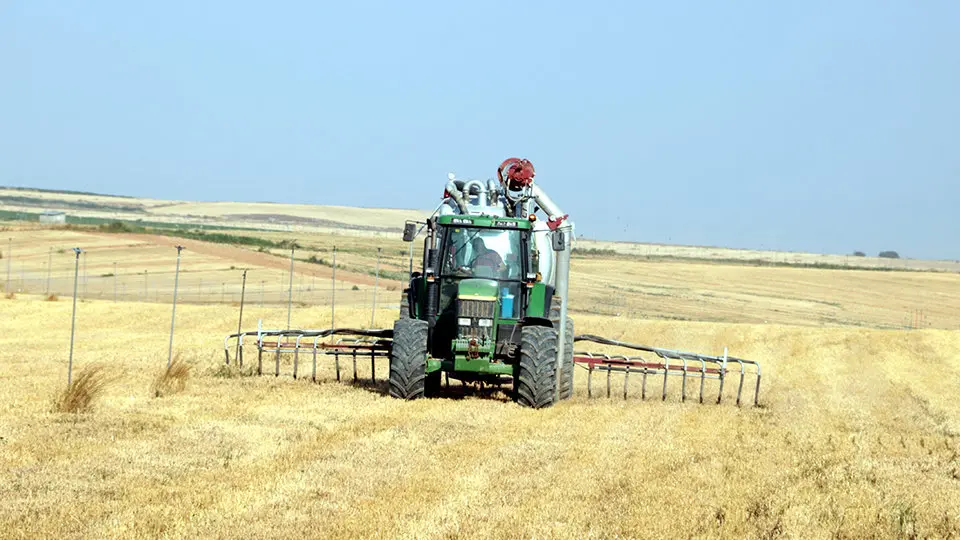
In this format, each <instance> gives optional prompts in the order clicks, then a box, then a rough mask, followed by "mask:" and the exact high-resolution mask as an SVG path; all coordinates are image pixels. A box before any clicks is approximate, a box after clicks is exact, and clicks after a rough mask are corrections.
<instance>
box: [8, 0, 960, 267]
mask: <svg viewBox="0 0 960 540" xmlns="http://www.w3.org/2000/svg"><path fill="white" fill-rule="evenodd" d="M958 29H960V2H957V1H955V0H945V1H933V0H930V1H922V2H910V1H906V0H899V1H892V2H889V1H841V2H835V1H827V0H806V1H796V2H770V1H756V2H748V1H734V2H705V1H697V2H682V1H676V2H674V1H669V2H622V3H612V2H576V3H566V2H535V3H533V2H531V3H521V2H503V3H495V2H450V1H445V2H436V3H425V2H424V3H420V2H383V3H380V2H308V1H303V2H270V3H267V2H261V3H257V4H253V3H245V2H226V1H223V2H215V1H204V2H192V1H191V2H153V3H149V5H148V4H147V3H144V2H128V1H122V2H121V1H114V2H107V1H101V2H58V1H57V2H55V1H40V0H22V1H16V0H13V1H10V0H7V1H4V2H0V185H17V186H31V187H42V188H60V189H76V190H86V191H96V192H106V193H116V194H127V195H137V196H148V197H158V198H176V199H199V200H242V201H276V202H307V203H316V204H340V205H358V206H386V207H401V208H432V207H433V206H434V205H435V204H436V203H437V201H438V198H439V196H440V195H441V193H442V191H443V183H444V181H445V175H446V173H447V172H448V171H455V172H456V173H457V174H458V175H459V176H461V177H490V176H492V175H493V174H494V172H495V169H496V166H497V164H498V163H499V162H500V161H501V160H502V159H504V158H506V157H509V156H519V157H527V158H530V159H531V160H532V161H533V162H534V164H535V165H536V166H537V172H538V175H537V179H538V180H539V181H540V183H541V185H542V186H543V187H544V188H545V189H546V190H547V191H548V192H549V193H551V194H552V195H553V197H554V198H555V199H556V200H557V201H558V202H559V203H560V204H561V206H563V207H564V209H565V210H566V211H567V212H569V213H570V214H571V216H572V218H573V219H574V220H575V221H576V223H577V230H578V233H580V234H584V235H586V236H588V237H595V238H605V239H616V240H631V241H642V242H672V243H682V244H706V245H724V246H733V247H747V248H760V247H763V248H773V249H784V250H806V251H814V252H832V253H849V252H851V251H852V250H855V249H859V250H863V251H867V252H869V253H871V254H876V252H877V251H879V250H882V249H893V250H897V251H899V252H900V253H901V254H902V255H904V256H910V257H935V258H950V259H958V258H960V212H958V206H960V183H958V179H960V31H958Z"/></svg>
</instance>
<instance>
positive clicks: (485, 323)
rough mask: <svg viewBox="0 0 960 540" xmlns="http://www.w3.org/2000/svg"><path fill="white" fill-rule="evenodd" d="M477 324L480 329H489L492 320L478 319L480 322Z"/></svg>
mask: <svg viewBox="0 0 960 540" xmlns="http://www.w3.org/2000/svg"><path fill="white" fill-rule="evenodd" d="M477 324H478V325H479V326H480V327H481V328H490V327H491V326H493V319H480V320H479V321H478V322H477Z"/></svg>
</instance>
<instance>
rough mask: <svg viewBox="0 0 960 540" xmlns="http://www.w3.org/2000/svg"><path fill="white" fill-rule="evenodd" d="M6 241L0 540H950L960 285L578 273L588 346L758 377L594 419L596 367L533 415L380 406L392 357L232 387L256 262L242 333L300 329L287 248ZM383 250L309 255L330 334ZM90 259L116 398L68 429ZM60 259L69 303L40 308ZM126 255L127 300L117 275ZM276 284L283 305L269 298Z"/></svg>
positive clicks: (959, 433)
mask: <svg viewBox="0 0 960 540" xmlns="http://www.w3.org/2000/svg"><path fill="white" fill-rule="evenodd" d="M7 233H8V236H9V237H10V238H12V239H13V240H12V241H11V244H12V245H13V255H12V257H11V256H10V255H8V253H7V252H5V259H4V260H0V270H4V268H3V264H4V263H7V262H12V265H11V268H12V275H13V277H12V281H13V284H14V286H17V285H18V284H19V285H20V286H21V292H19V293H17V294H15V295H14V297H13V298H0V320H2V321H3V327H2V328H3V330H4V331H3V332H2V334H0V381H2V382H3V383H4V384H3V385H2V387H0V471H3V472H2V473H0V474H2V475H3V476H2V478H0V480H2V481H0V536H3V537H13V538H16V537H65V538H74V537H156V536H170V537H254V538H261V537H269V538H274V537H278V538H279V537H292V536H310V537H342V538H348V537H369V536H379V537H387V538H390V537H407V538H446V537H471V538H513V537H558V538H584V537H585V538H609V537H663V536H669V537H689V536H698V537H733V538H742V537H763V538H769V537H776V536H792V537H805V538H806V537H834V536H836V537H848V538H862V537H889V536H905V537H913V536H918V537H919V536H932V537H950V536H957V535H960V505H958V504H957V503H956V501H958V500H960V404H958V403H957V402H956V399H954V396H956V395H958V393H960V354H958V352H957V351H960V276H958V275H957V274H955V273H946V272H897V271H892V272H891V271H868V270H839V269H815V268H793V267H767V266H753V265H742V264H731V263H723V264H720V263H716V262H713V263H711V262H708V261H704V260H699V259H697V260H691V261H683V260H674V259H669V260H650V259H648V258H647V257H644V256H636V257H631V256H626V255H623V254H618V255H613V254H593V255H589V256H587V255H581V256H578V257H576V258H575V259H574V263H573V272H572V276H571V282H572V289H573V294H574V296H573V298H572V306H573V316H574V319H575V321H576V324H577V332H578V333H587V332H589V333H597V334H602V335H606V336H610V337H614V338H619V339H624V340H628V341H634V342H641V343H645V344H650V345H657V346H661V347H671V348H682V349H688V350H696V351H701V352H706V353H719V352H721V351H722V350H723V348H724V347H728V348H729V350H730V352H731V354H735V355H738V356H742V357H744V358H750V359H754V360H758V361H760V362H761V363H762V364H763V369H764V380H763V385H762V388H761V392H760V401H761V406H760V407H758V408H753V407H743V408H737V407H736V406H735V405H733V404H732V399H730V398H732V397H733V392H734V390H733V389H731V388H728V389H727V391H726V392H725V395H726V399H725V402H724V404H722V405H719V406H718V405H715V404H706V405H698V404H694V403H689V402H688V403H680V402H679V397H680V395H679V393H680V391H679V385H678V384H673V385H672V386H671V387H670V392H669V395H668V397H667V400H666V402H661V401H659V400H656V399H648V400H646V401H641V400H640V399H639V392H638V390H639V389H638V387H634V388H632V391H631V398H630V399H628V400H623V399H622V398H621V397H619V396H617V394H616V392H615V396H617V397H615V398H612V399H607V398H594V399H588V398H587V396H586V388H585V385H586V378H585V372H584V371H581V370H578V371H577V385H576V386H577V388H576V391H575V396H574V398H573V399H572V400H570V401H568V402H564V403H562V404H560V405H558V406H556V407H554V408H551V409H548V410H542V411H531V410H525V409H521V408H519V407H517V406H515V405H513V404H512V403H511V402H510V401H509V399H508V396H507V395H506V394H505V393H504V392H502V391H498V390H494V389H487V390H486V391H484V392H482V394H481V392H480V391H476V390H471V389H465V388H462V387H457V386H456V385H454V387H452V388H451V389H450V390H449V393H448V394H447V395H446V396H445V397H441V398H437V399H428V400H421V401H417V402H409V403H405V402H398V401H396V400H393V399H390V398H389V397H386V396H385V395H384V394H385V386H384V384H383V380H384V377H385V376H386V363H385V362H379V363H378V364H377V370H378V371H377V373H376V381H377V382H376V383H371V382H369V380H370V375H371V374H370V365H369V363H368V362H361V363H360V365H359V375H360V380H359V381H358V382H352V381H351V380H349V379H350V377H348V378H347V379H348V380H347V381H345V382H336V381H335V380H334V375H333V370H332V368H331V366H330V362H329V361H325V362H321V368H320V373H319V382H318V383H313V382H310V381H308V380H293V379H292V377H290V372H291V368H292V366H291V363H290V362H291V360H290V359H289V358H284V359H283V375H282V376H281V377H279V378H276V377H272V376H263V377H257V376H252V375H250V374H249V369H246V370H239V369H236V368H235V367H234V368H227V367H226V366H224V365H223V341H222V340H223V336H224V335H225V334H227V333H230V332H233V331H235V330H236V326H237V306H236V305H235V304H234V302H235V301H236V300H237V299H238V296H235V295H237V293H238V292H239V285H240V280H239V277H240V271H241V269H243V268H248V269H249V277H248V283H249V284H253V289H252V290H248V295H251V296H249V297H248V299H247V301H248V302H249V305H248V306H247V308H246V309H247V310H246V311H245V315H244V318H245V321H246V323H245V325H244V326H245V327H247V328H250V327H253V326H254V325H255V324H256V320H258V319H260V320H263V321H264V326H265V327H274V328H276V327H282V326H283V325H284V324H285V321H286V316H287V311H286V304H285V301H286V299H287V296H286V294H287V292H288V289H287V288H286V287H288V286H289V274H288V273H287V272H289V267H288V264H289V260H288V259H287V258H286V257H289V252H285V251H284V250H283V249H279V248H269V249H266V250H264V251H258V250H257V249H256V248H255V247H252V246H246V247H244V246H235V245H225V244H211V243H207V242H197V241H192V240H189V241H183V242H181V241H180V239H177V238H170V237H157V236H153V235H127V234H116V233H107V232H102V231H98V230H93V229H89V230H48V229H47V230H40V229H36V228H15V229H12V230H9V231H7ZM258 236H260V237H263V238H266V239H272V240H277V241H279V240H282V239H285V238H287V237H286V236H284V235H283V234H282V233H258ZM370 238H376V237H366V238H363V237H354V236H329V235H324V234H320V233H317V234H313V235H301V236H300V237H298V241H299V242H301V243H303V244H304V245H305V247H304V249H303V254H302V257H303V258H307V257H309V256H310V255H313V256H315V258H316V259H317V260H318V261H319V259H324V261H329V260H330V259H329V255H330V254H332V253H331V252H332V246H333V245H337V246H338V251H339V258H338V260H337V265H338V271H337V298H338V309H337V323H338V325H346V324H351V325H355V326H369V325H370V317H371V311H370V303H371V299H372V291H373V290H374V289H373V281H374V280H375V277H374V276H373V275H371V272H370V270H371V269H372V268H373V265H375V260H376V248H377V247H380V248H381V255H382V257H383V261H382V265H383V270H384V271H387V272H396V273H402V272H403V270H404V265H405V264H406V255H405V254H404V253H403V250H404V248H405V247H406V246H405V245H404V244H402V243H400V242H398V241H396V240H395V239H392V238H389V237H383V238H382V239H377V240H376V241H371V240H370ZM176 243H185V244H186V245H187V251H185V252H184V259H183V266H182V272H183V274H182V275H181V282H180V287H181V302H182V304H181V305H180V306H179V307H178V311H177V333H176V340H175V344H174V349H175V350H176V351H177V352H178V353H179V355H180V356H181V358H182V359H183V360H185V361H186V362H188V363H189V364H190V365H191V366H192V370H191V376H190V378H189V379H188V381H187V386H186V388H185V390H184V391H182V392H180V393H177V394H174V395H167V396H164V397H154V395H152V394H151V383H152V382H153V380H154V379H155V377H156V376H157V375H158V373H159V372H160V371H161V370H162V367H163V366H164V365H165V363H166V353H167V339H168V334H167V332H168V330H169V324H170V306H169V300H170V295H171V294H172V271H173V263H174V260H175V250H173V248H172V246H173V245H174V244H176ZM73 245H81V246H83V247H85V248H87V249H89V251H88V255H87V260H86V264H87V271H86V275H87V276H88V280H87V283H86V287H87V290H86V291H85V300H84V301H82V302H81V303H80V304H79V306H78V329H77V348H76V355H75V359H74V362H75V373H77V372H80V371H81V370H83V369H84V368H86V367H89V366H92V365H102V366H105V368H106V372H107V374H108V375H109V378H110V382H109V384H108V386H107V387H106V390H105V394H104V396H103V397H102V398H101V399H100V400H99V401H98V402H97V404H96V405H95V407H94V409H93V411H92V412H89V413H83V414H64V413H54V412H51V410H52V403H53V401H54V399H55V397H56V396H57V394H58V392H60V391H61V390H62V389H63V387H64V383H65V379H66V359H67V344H68V342H69V328H70V325H69V321H70V307H71V306H70V302H69V299H68V298H66V297H65V295H64V291H63V290H61V288H62V287H68V288H69V286H70V285H71V284H72V281H71V280H72V271H73V255H72V253H70V252H68V251H64V252H63V253H61V252H60V250H66V249H69V247H72V246H73ZM298 257H300V255H298ZM48 260H53V261H55V262H54V268H53V269H54V270H55V271H54V272H51V274H52V278H51V279H52V281H53V282H54V283H59V284H60V285H55V286H53V287H54V288H55V289H56V290H57V292H58V293H60V295H61V296H60V298H59V299H57V300H56V301H46V300H45V298H44V295H42V294H40V293H43V292H45V291H44V290H43V287H44V285H45V277H46V267H45V264H46V263H47V261H48ZM114 262H117V263H118V266H117V268H118V270H117V272H118V275H116V277H117V279H115V280H114V279H112V278H114V277H115V276H105V274H110V273H112V272H113V263H114ZM18 265H19V268H18ZM341 265H342V267H341ZM231 266H232V267H233V268H232V269H231V268H230V267H231ZM144 270H147V271H148V272H147V273H146V274H144V273H143V271H144ZM331 274H332V267H331V266H330V264H322V263H319V262H317V263H308V262H305V261H302V260H298V261H297V262H296V267H295V271H294V283H295V284H298V285H299V287H298V286H297V285H295V286H294V291H295V294H299V295H300V296H299V298H295V303H294V307H293V313H292V321H293V326H295V327H314V328H315V327H324V326H326V325H328V324H329V323H330V310H329V307H328V305H327V304H328V301H329V296H326V295H328V294H329V293H330V291H329V283H330V281H329V280H330V278H331V277H332V276H331ZM225 276H228V277H229V281H230V287H229V289H228V288H227V287H226V283H227V279H228V278H227V277H225ZM314 277H316V278H317V285H315V286H313V287H311V281H312V278H314ZM18 278H19V281H18ZM200 280H203V282H202V283H201V281H200ZM145 281H146V283H147V287H146V291H147V292H145V293H143V296H139V295H140V294H141V293H140V292H139V290H140V288H141V287H143V284H144V282H145ZM261 281H262V282H269V283H270V284H271V285H272V288H271V289H269V290H267V291H266V293H265V297H266V300H265V301H264V302H262V305H261V302H258V301H257V300H258V298H257V295H256V284H258V283H259V282H261ZM203 283H207V284H208V285H203ZM399 283H400V282H399V281H397V280H392V279H388V278H384V279H382V280H381V281H380V283H379V285H380V288H379V290H378V295H379V298H380V303H379V304H378V307H379V309H378V311H377V313H376V317H375V322H376V325H377V326H388V325H389V324H390V322H391V321H392V320H393V318H394V316H395V313H396V303H397V300H396V298H397V295H398V290H397V287H398V286H399ZM211 284H212V285H213V289H212V291H213V292H212V293H211V292H209V291H207V292H204V291H206V289H207V288H208V287H209V285H211ZM115 285H116V287H117V290H118V297H119V300H120V301H118V302H113V301H112V292H113V290H114V286H115ZM123 285H125V286H126V291H125V292H124V290H123V289H124V288H123ZM198 285H199V287H198ZM324 285H325V286H326V288H323V289H321V287H322V286H324ZM248 286H249V285H248ZM353 287H357V290H354V289H353ZM391 289H393V290H391ZM194 290H196V291H197V292H196V293H194V292H193V291H194ZM82 292H84V291H82ZM227 293H229V294H230V296H229V297H228V296H227ZM351 295H352V296H351ZM145 300H146V301H145ZM341 301H342V302H343V304H342V306H341V304H340V302H341ZM921 312H922V313H923V316H922V318H921V317H920V316H919V315H918V313H921ZM916 327H920V328H921V329H912V328H916ZM631 380H632V381H633V379H631ZM622 382H623V381H622V379H619V380H615V381H614V384H615V388H618V386H617V385H620V387H622ZM633 384H636V381H634V382H633ZM709 389H710V387H709V386H708V390H709ZM713 390H714V391H716V388H715V387H713Z"/></svg>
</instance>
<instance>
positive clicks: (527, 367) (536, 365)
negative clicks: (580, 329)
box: [513, 326, 557, 409]
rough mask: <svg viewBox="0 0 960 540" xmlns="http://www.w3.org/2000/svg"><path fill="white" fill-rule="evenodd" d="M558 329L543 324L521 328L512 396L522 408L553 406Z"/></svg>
mask: <svg viewBox="0 0 960 540" xmlns="http://www.w3.org/2000/svg"><path fill="white" fill-rule="evenodd" d="M556 370H557V331H556V330H554V329H553V328H547V327H545V326H525V327H523V329H521V330H520V362H519V363H518V364H517V368H516V371H515V375H514V377H513V394H514V399H515V400H516V401H517V403H519V404H520V405H522V406H524V407H532V408H534V409H541V408H543V407H549V406H551V405H553V397H554V393H555V391H556V382H557V372H556Z"/></svg>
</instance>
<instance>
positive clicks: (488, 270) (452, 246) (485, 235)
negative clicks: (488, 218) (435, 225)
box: [441, 227, 522, 280]
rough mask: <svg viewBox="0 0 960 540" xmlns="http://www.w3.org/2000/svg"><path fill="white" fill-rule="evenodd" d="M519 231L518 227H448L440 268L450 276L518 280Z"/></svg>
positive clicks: (519, 266) (519, 268)
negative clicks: (509, 228) (515, 228)
mask: <svg viewBox="0 0 960 540" xmlns="http://www.w3.org/2000/svg"><path fill="white" fill-rule="evenodd" d="M520 234H521V233H520V231H518V230H499V229H481V228H472V227H460V228H449V229H447V239H446V242H444V248H443V249H444V252H443V258H442V260H443V267H442V270H441V272H442V274H443V275H444V276H449V277H478V278H488V279H497V280H519V279H521V273H522V264H521V260H522V259H521V254H520V252H521V245H520Z"/></svg>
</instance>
